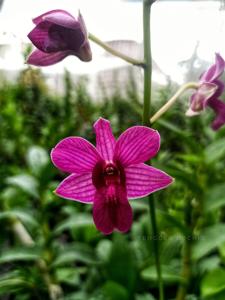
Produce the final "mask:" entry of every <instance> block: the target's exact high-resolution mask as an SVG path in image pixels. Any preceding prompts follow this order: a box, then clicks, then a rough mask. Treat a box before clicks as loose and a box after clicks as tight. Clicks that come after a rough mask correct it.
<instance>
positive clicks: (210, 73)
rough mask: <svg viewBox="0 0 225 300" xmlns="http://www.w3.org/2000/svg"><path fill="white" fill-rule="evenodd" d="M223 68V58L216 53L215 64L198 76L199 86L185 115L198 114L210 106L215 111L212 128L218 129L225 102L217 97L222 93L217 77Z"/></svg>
mask: <svg viewBox="0 0 225 300" xmlns="http://www.w3.org/2000/svg"><path fill="white" fill-rule="evenodd" d="M224 69H225V61H224V59H223V58H222V57H221V56H220V55H219V54H218V53H216V61H215V64H214V65H212V66H211V67H210V68H209V69H208V70H207V71H206V72H204V73H203V74H202V75H201V76H200V80H199V88H198V89H197V91H196V92H195V93H194V94H193V95H192V96H191V99H190V107H189V109H188V111H187V112H186V115H187V116H194V115H198V114H200V113H201V111H203V110H204V109H205V108H206V107H211V108H212V109H213V110H214V112H215V113H216V117H215V119H214V121H213V122H212V125H211V126H212V128H213V129H214V130H218V129H219V128H220V127H221V126H223V125H224V124H225V103H224V102H223V101H221V100H219V99H218V97H219V96H221V94H222V93H223V90H224V83H223V82H222V81H221V80H220V79H219V78H220V77H221V76H222V74H223V72H224Z"/></svg>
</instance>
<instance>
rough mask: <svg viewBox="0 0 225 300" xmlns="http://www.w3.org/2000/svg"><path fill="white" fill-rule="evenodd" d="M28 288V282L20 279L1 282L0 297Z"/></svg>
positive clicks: (2, 280)
mask: <svg viewBox="0 0 225 300" xmlns="http://www.w3.org/2000/svg"><path fill="white" fill-rule="evenodd" d="M26 286H28V284H27V281H26V280H24V279H20V278H10V279H1V280H0V295H4V294H11V293H13V292H14V293H15V292H16V291H18V290H20V289H21V288H23V287H26Z"/></svg>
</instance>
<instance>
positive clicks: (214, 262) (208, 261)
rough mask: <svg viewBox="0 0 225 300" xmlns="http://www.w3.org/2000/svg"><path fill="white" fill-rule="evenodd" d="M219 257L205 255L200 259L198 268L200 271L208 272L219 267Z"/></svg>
mask: <svg viewBox="0 0 225 300" xmlns="http://www.w3.org/2000/svg"><path fill="white" fill-rule="evenodd" d="M219 264H220V258H219V256H218V255H214V256H212V257H206V258H205V259H203V260H201V261H200V262H199V265H198V269H199V271H200V272H201V273H205V272H209V271H211V270H213V269H216V268H217V267H219Z"/></svg>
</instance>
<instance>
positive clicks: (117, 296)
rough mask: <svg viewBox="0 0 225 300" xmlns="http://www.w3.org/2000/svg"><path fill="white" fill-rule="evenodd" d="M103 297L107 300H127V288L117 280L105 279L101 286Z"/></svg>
mask: <svg viewBox="0 0 225 300" xmlns="http://www.w3.org/2000/svg"><path fill="white" fill-rule="evenodd" d="M101 291H102V293H103V295H104V299H107V300H128V299H129V296H128V292H127V290H126V289H125V288H124V287H123V286H122V285H120V284H118V283H117V282H113V281H107V282H106V283H105V284H104V285H103V286H102V288H101Z"/></svg>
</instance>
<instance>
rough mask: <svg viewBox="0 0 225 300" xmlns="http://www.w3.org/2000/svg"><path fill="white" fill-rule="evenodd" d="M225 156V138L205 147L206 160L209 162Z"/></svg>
mask: <svg viewBox="0 0 225 300" xmlns="http://www.w3.org/2000/svg"><path fill="white" fill-rule="evenodd" d="M224 156H225V139H220V140H218V141H215V142H213V143H212V144H210V145H209V146H208V147H206V148H205V158H206V162H208V163H209V164H211V163H214V162H216V161H219V160H221V159H222V158H223V157H224Z"/></svg>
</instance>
